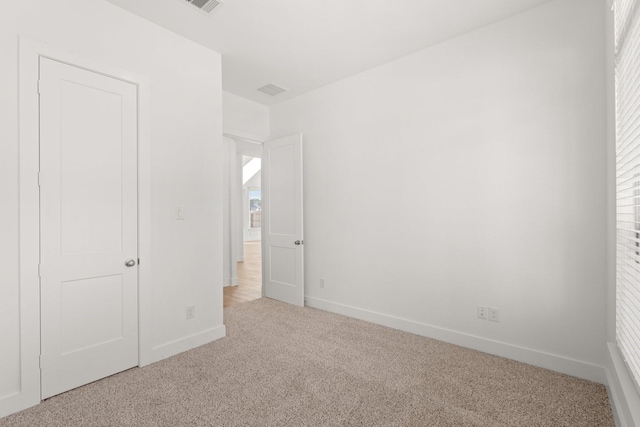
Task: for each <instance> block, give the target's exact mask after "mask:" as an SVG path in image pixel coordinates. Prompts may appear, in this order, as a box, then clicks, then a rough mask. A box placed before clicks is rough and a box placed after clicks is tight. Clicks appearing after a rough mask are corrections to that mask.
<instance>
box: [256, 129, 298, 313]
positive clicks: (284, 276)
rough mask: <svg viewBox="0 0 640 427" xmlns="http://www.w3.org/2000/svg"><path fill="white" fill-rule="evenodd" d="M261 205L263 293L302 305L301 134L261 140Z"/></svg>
mask: <svg viewBox="0 0 640 427" xmlns="http://www.w3.org/2000/svg"><path fill="white" fill-rule="evenodd" d="M262 206H263V208H262V220H263V224H262V228H263V240H264V241H263V249H264V250H263V255H262V262H263V276H264V279H263V292H264V295H265V296H266V297H269V298H273V299H277V300H279V301H283V302H286V303H289V304H294V305H298V306H301V307H302V306H304V270H303V265H304V246H303V244H304V240H303V235H302V233H303V227H302V225H303V224H302V135H293V136H288V137H285V138H280V139H275V140H272V141H268V142H265V143H264V149H263V158H262Z"/></svg>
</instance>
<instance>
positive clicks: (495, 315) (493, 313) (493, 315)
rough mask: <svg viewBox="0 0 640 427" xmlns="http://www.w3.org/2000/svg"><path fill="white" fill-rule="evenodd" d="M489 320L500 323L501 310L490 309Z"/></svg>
mask: <svg viewBox="0 0 640 427" xmlns="http://www.w3.org/2000/svg"><path fill="white" fill-rule="evenodd" d="M489 320H491V321H492V322H499V321H500V310H498V309H497V308H494V307H489Z"/></svg>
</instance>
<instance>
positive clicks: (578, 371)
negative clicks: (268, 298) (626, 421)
mask: <svg viewBox="0 0 640 427" xmlns="http://www.w3.org/2000/svg"><path fill="white" fill-rule="evenodd" d="M305 304H306V305H307V306H308V307H313V308H318V309H320V310H325V311H330V312H332V313H337V314H342V315H345V316H349V317H353V318H356V319H360V320H365V321H367V322H371V323H376V324H378V325H383V326H388V327H390V328H394V329H399V330H401V331H405V332H410V333H413V334H416V335H421V336H425V337H429V338H434V339H437V340H440V341H444V342H448V343H451V344H455V345H459V346H461V347H467V348H471V349H474V350H479V351H482V352H484V353H489V354H493V355H495V356H500V357H505V358H507V359H512V360H517V361H519V362H523V363H528V364H530V365H534V366H539V367H541V368H545V369H549V370H552V371H556V372H561V373H563V374H567V375H572V376H574V377H578V378H583V379H587V380H590V381H594V382H597V383H600V384H605V382H606V375H605V370H604V367H603V366H598V365H595V364H592V363H588V362H584V361H580V360H575V359H571V358H568V357H563V356H559V355H555V354H550V353H545V352H541V351H538V350H533V349H530V348H526V347H521V346H517V345H513V344H507V343H504V342H500V341H494V340H490V339H487V338H482V337H479V336H475V335H470V334H465V333H463V332H458V331H454V330H450V329H445V328H440V327H437V326H432V325H427V324H425V323H419V322H415V321H413V320H408V319H403V318H400V317H396V316H391V315H388V314H383V313H377V312H374V311H370V310H365V309H362V308H358V307H353V306H348V305H344V304H339V303H335V302H332V301H327V300H323V299H320V298H315V297H305Z"/></svg>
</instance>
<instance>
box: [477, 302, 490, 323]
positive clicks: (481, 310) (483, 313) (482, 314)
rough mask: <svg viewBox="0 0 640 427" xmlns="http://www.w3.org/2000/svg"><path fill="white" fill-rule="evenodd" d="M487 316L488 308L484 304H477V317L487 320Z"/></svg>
mask: <svg viewBox="0 0 640 427" xmlns="http://www.w3.org/2000/svg"><path fill="white" fill-rule="evenodd" d="M488 317H489V310H488V309H487V307H486V306H483V305H479V306H478V319H482V320H487V319H488Z"/></svg>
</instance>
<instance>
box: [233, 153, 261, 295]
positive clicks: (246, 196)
mask: <svg viewBox="0 0 640 427" xmlns="http://www.w3.org/2000/svg"><path fill="white" fill-rule="evenodd" d="M237 160H238V161H239V165H240V166H241V167H239V168H238V169H237V172H238V173H237V176H238V178H240V179H238V181H239V182H238V184H240V183H241V184H242V185H241V186H240V185H238V186H237V187H235V188H237V190H235V191H238V190H239V191H238V193H239V194H238V196H239V197H237V200H239V202H240V203H239V205H240V206H238V208H237V209H235V210H233V213H232V215H234V216H236V217H239V218H234V219H235V221H231V223H232V224H237V225H239V227H237V228H240V229H241V231H240V232H239V233H233V234H234V237H235V239H237V240H236V242H234V243H235V244H236V245H237V246H238V247H239V249H240V250H239V251H235V252H236V253H237V255H236V257H235V258H236V260H235V261H236V268H237V270H236V274H237V285H235V286H226V287H225V288H224V307H225V308H226V307H231V306H233V305H236V304H240V303H243V302H247V301H253V300H256V299H258V298H261V297H262V227H261V226H262V189H261V186H262V173H261V160H260V158H259V157H252V156H247V155H238V157H237ZM231 191H232V192H233V191H234V189H233V187H232V189H231ZM233 199H236V198H235V197H232V200H233Z"/></svg>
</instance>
